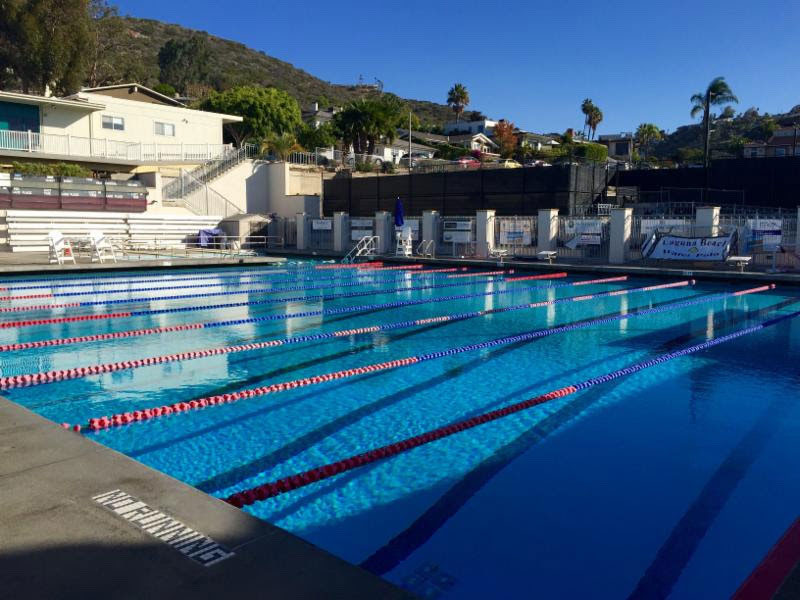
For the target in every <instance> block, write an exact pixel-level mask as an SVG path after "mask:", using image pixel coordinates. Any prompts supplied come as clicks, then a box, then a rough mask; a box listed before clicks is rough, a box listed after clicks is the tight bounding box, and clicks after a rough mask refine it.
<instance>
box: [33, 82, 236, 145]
mask: <svg viewBox="0 0 800 600" xmlns="http://www.w3.org/2000/svg"><path fill="white" fill-rule="evenodd" d="M79 97H80V98H83V99H86V100H88V101H89V102H96V103H98V104H104V105H105V106H106V109H105V110H99V111H96V112H94V113H91V114H90V115H88V116H84V117H83V119H81V121H84V122H80V123H79V122H74V123H72V124H71V125H69V127H68V128H67V130H65V129H64V128H63V125H64V123H65V122H66V114H65V111H64V109H63V108H59V109H55V108H47V109H46V111H47V112H48V115H47V116H43V119H42V132H43V133H54V134H67V133H69V134H72V135H80V136H88V137H95V138H100V139H109V140H116V141H123V142H143V143H158V144H180V143H184V144H221V143H222V116H220V115H217V114H215V113H209V112H203V111H199V110H191V109H188V108H181V107H177V106H166V105H163V104H151V103H147V102H137V101H135V100H123V99H120V98H112V97H111V96H105V95H102V94H95V93H87V92H82V93H80V94H79ZM73 112H74V111H73ZM50 113H52V115H51V114H50ZM103 115H108V116H114V117H122V118H123V119H125V129H124V131H117V130H114V129H103V127H102V119H103ZM156 121H158V122H162V123H170V124H172V125H174V126H175V136H174V137H172V136H164V135H156V133H155V125H154V124H155V122H156ZM73 129H74V130H73ZM90 132H91V133H90Z"/></svg>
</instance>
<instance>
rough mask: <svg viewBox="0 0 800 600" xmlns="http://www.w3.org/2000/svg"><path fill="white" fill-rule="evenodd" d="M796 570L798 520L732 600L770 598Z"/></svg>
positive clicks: (799, 562)
mask: <svg viewBox="0 0 800 600" xmlns="http://www.w3.org/2000/svg"><path fill="white" fill-rule="evenodd" d="M795 567H798V568H800V518H798V519H797V520H796V521H795V522H794V523H792V525H790V526H789V528H788V529H787V530H786V531H785V532H784V534H783V535H782V536H781V539H779V540H778V541H777V542H776V543H775V545H774V546H773V547H772V548H771V549H770V550H769V552H767V555H766V556H765V557H764V558H763V560H762V561H761V562H760V563H759V564H758V566H757V567H756V568H755V570H754V571H753V572H752V573H750V575H749V576H748V578H747V579H745V580H744V582H743V583H742V585H741V586H740V587H739V589H738V590H736V593H734V594H733V596H732V597H731V600H762V599H765V598H772V597H773V596H775V595H776V594H777V593H778V592H779V591H780V589H781V586H783V584H784V583H785V582H786V581H787V580H788V578H789V576H790V575H791V574H792V571H793V570H794V569H795Z"/></svg>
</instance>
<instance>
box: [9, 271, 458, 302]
mask: <svg viewBox="0 0 800 600" xmlns="http://www.w3.org/2000/svg"><path fill="white" fill-rule="evenodd" d="M421 268H423V265H419V266H417V265H407V266H399V267H398V266H392V267H370V268H367V269H359V270H357V271H346V272H331V273H317V272H316V271H311V272H310V273H312V275H323V276H324V277H318V276H309V275H307V274H305V273H290V272H289V271H287V270H281V271H261V272H259V271H258V270H255V269H248V270H247V271H242V273H252V274H246V275H207V276H200V277H173V278H169V277H157V278H149V279H122V280H119V281H111V282H108V283H97V282H87V283H65V284H58V283H51V284H48V285H31V286H15V287H11V288H0V291H9V292H11V291H22V290H41V289H49V290H52V289H63V288H88V287H91V288H98V287H110V286H118V285H139V284H145V283H164V284H167V283H169V284H171V283H175V282H182V281H207V280H220V281H227V282H230V283H217V284H213V285H216V286H221V285H230V286H234V285H239V284H242V283H245V280H251V281H270V282H274V283H285V282H286V281H336V280H340V279H345V280H350V279H353V278H356V277H369V276H371V275H372V274H374V273H380V272H383V271H400V270H416V269H421ZM459 270H461V271H466V270H467V267H450V268H448V269H430V270H428V271H426V272H427V273H447V272H455V271H459ZM274 274H281V275H285V277H280V278H278V277H276V278H273V277H272V275H274ZM206 285H212V284H210V283H209V284H206ZM185 287H201V286H184V285H179V286H170V287H168V288H167V287H165V288H152V287H148V288H144V289H145V290H146V291H149V290H154V289H178V288H185ZM129 291H135V290H128V289H123V290H105V291H104V290H97V289H92V290H88V291H86V292H83V293H84V294H111V293H122V292H129ZM58 295H64V294H58V293H54V294H53V296H58ZM74 295H78V294H74ZM19 297H20V296H8V297H6V298H4V299H3V300H7V299H8V298H11V299H14V300H15V299H17V298H19Z"/></svg>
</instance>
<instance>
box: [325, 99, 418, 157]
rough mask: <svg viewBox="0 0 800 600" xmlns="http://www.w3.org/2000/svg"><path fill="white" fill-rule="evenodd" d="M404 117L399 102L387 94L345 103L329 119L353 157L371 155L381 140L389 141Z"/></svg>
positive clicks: (405, 116)
mask: <svg viewBox="0 0 800 600" xmlns="http://www.w3.org/2000/svg"><path fill="white" fill-rule="evenodd" d="M404 118H407V113H405V111H404V107H403V104H402V102H401V101H400V100H399V99H398V98H397V97H396V96H393V95H391V94H382V95H380V96H374V97H370V98H363V99H361V100H357V101H355V102H351V103H350V104H348V105H347V106H346V107H345V108H344V110H342V111H341V112H339V113H336V115H335V116H334V118H333V126H334V129H335V130H336V133H337V135H338V137H339V138H340V139H341V140H342V143H343V145H344V146H345V147H349V146H352V147H353V151H354V152H355V153H356V154H374V153H375V145H376V144H377V142H378V141H379V140H381V139H385V140H386V141H389V142H392V141H394V138H395V136H396V135H397V128H398V127H399V126H402V124H403V119H404Z"/></svg>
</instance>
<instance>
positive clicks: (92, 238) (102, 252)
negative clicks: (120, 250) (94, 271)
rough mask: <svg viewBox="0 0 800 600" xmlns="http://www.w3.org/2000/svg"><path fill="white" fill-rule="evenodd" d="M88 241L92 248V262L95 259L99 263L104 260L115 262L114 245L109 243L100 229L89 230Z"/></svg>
mask: <svg viewBox="0 0 800 600" xmlns="http://www.w3.org/2000/svg"><path fill="white" fill-rule="evenodd" d="M89 243H90V244H91V248H92V262H94V261H95V260H97V261H98V262H100V263H103V262H105V261H106V260H112V261H114V262H117V254H116V253H115V252H114V246H112V245H111V242H110V241H109V239H108V238H107V237H106V236H105V234H103V232H102V231H97V230H94V231H90V232H89Z"/></svg>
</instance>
